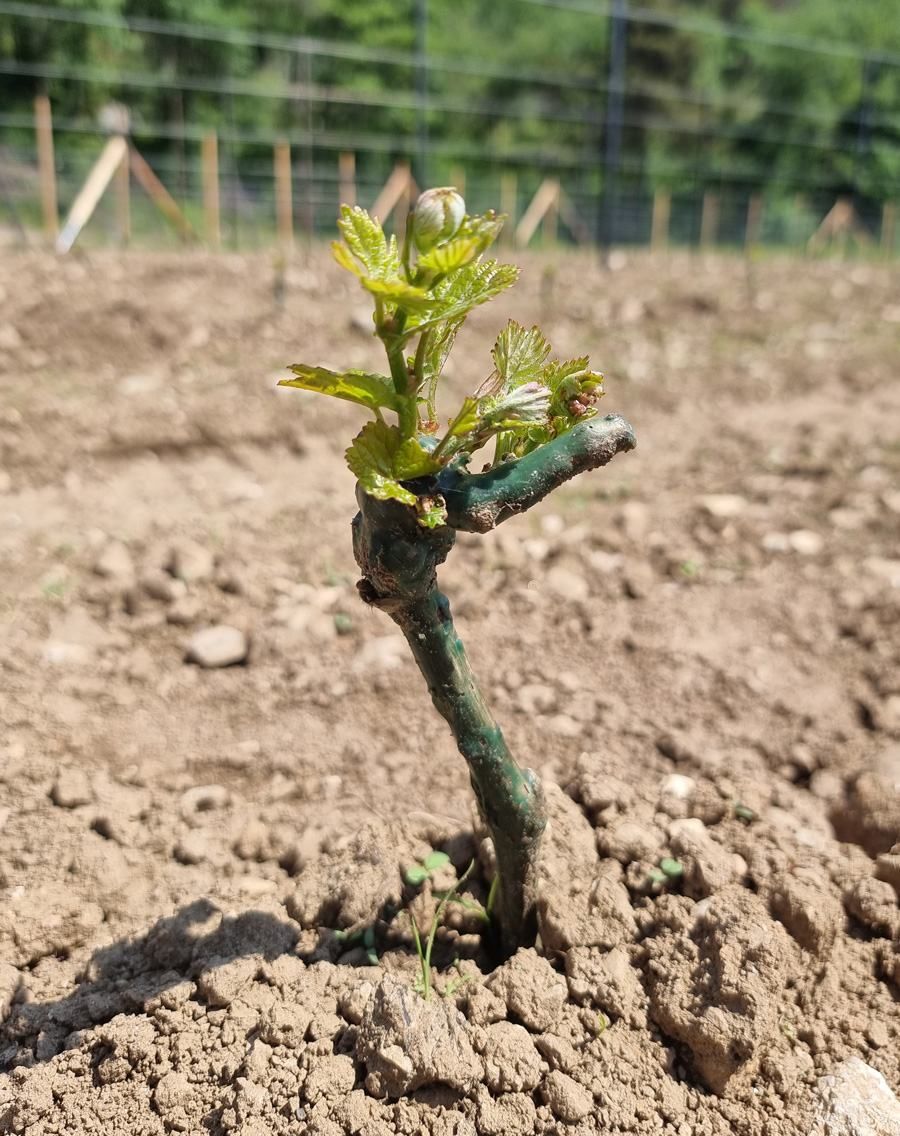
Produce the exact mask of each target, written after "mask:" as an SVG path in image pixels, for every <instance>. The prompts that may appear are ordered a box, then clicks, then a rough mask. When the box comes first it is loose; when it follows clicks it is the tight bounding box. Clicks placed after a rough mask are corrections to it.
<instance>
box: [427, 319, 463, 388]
mask: <svg viewBox="0 0 900 1136" xmlns="http://www.w3.org/2000/svg"><path fill="white" fill-rule="evenodd" d="M465 319H466V317H465V316H457V318H456V319H452V320H442V321H441V322H440V323H439V324H438V325H437V326H436V327H434V328H432V331H431V334H430V335H429V337H428V347H427V349H426V352H425V371H426V373H427V374H429V375H434V376H437V375H440V373H441V371H443V369H444V364H445V363H446V362H447V357H448V356H449V354H450V350H451V348H452V347H453V342H454V340H455V339H456V333H457V332H458V331H459V329H460V328H461V327H462V325H463V324H464V323H465Z"/></svg>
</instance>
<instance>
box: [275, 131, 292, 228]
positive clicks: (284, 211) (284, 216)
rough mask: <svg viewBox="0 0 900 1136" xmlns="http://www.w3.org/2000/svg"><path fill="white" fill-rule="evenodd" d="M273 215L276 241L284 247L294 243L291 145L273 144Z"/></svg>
mask: <svg viewBox="0 0 900 1136" xmlns="http://www.w3.org/2000/svg"><path fill="white" fill-rule="evenodd" d="M275 216H276V220H277V223H278V241H279V243H280V244H281V245H282V246H283V247H284V248H289V247H290V246H291V245H292V244H293V243H294V194H293V185H292V177H291V147H290V144H289V143H287V142H277V143H276V144H275Z"/></svg>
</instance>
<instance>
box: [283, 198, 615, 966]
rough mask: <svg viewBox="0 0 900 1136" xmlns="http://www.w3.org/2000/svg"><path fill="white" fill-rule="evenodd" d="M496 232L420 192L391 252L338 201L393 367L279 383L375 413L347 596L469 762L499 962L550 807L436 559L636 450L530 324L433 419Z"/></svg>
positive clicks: (524, 915)
mask: <svg viewBox="0 0 900 1136" xmlns="http://www.w3.org/2000/svg"><path fill="white" fill-rule="evenodd" d="M502 222H503V219H502V218H501V217H498V216H497V215H496V214H494V213H493V212H488V213H485V214H483V215H480V216H469V215H467V214H466V211H465V203H464V201H463V199H462V197H461V196H460V195H459V194H458V193H457V192H456V190H454V189H452V188H441V189H430V190H428V191H427V192H425V193H423V194H422V195H421V197H420V198H419V199H418V201H417V203H416V206H415V209H414V210H413V211H412V212H411V213H410V215H409V218H408V222H407V227H406V233H405V236H404V239H403V241H402V244H399V243H398V241H397V239H396V237H391V238H390V239H388V237H386V236H385V234H384V232H383V230H382V228H381V225H380V224H379V222H378V221H377V220H376V219H374V218H372V217H370V216H369V215H368V213H366V211H365V210H363V209H360V208H350V207H349V206H344V207H343V208H342V209H341V216H340V219H339V221H338V228H339V229H340V233H341V238H342V239H341V240H340V241H335V242H334V244H333V246H332V247H333V250H334V255H335V258H336V259H337V261H338V263H339V264H340V265H341V266H342V267H343V268H345V269H346V270H347V271H348V272H351V273H353V275H354V276H356V277H357V278H358V279H359V282H360V284H361V285H362V287H363V288H364V289H365V290H366V292H367V293H368V294H369V296H370V297H371V300H372V303H373V307H374V315H373V334H374V335H376V336H377V337H378V339H379V340H380V341H381V343H382V345H383V346H384V349H385V353H386V355H387V363H388V367H387V370H388V374H379V373H375V372H371V371H361V370H348V371H331V370H328V369H327V368H325V367H319V366H314V365H310V364H306V363H301V364H298V365H296V366H294V367H292V368H291V370H292V371H293V375H294V377H293V378H290V379H284V380H282V385H284V386H294V387H300V388H302V389H304V390H312V391H318V392H320V393H322V394H330V395H332V396H334V397H335V398H341V399H345V400H347V401H349V402H354V403H356V404H358V405H359V406H361V407H363V408H365V409H366V410H367V411H368V412H369V413H370V414H371V416H372V418H371V421H369V422H367V423H366V425H365V426H363V428H362V430H361V431H360V432H359V434H358V435H357V436H356V438H355V439H354V440H353V443H352V445H351V446H350V448H349V449H348V450H347V464H348V465H349V466H350V469H351V471H352V472H353V473H354V475H355V476H356V479H357V488H356V500H357V503H358V506H359V512H358V513H357V515H356V517H355V519H354V521H353V550H354V554H355V556H356V561H357V563H358V564H359V567H360V569H361V572H362V579H361V580H360V582H359V584H358V588H359V591H360V595H361V596H362V598H363V600H364V601H365V602H366V603H368V604H371V605H373V606H374V607H378V608H380V609H381V610H382V611H384V612H385V613H386V614H387V615H389V616H390V617H391V619H393V620H394V621H395V622H396V623H397V624H398V625H399V627H400V628H401V630H402V631H403V633H404V635H405V636H406V639H407V642H408V643H409V646H410V648H411V650H412V653H413V656H414V657H415V660H416V663H417V664H418V666H419V669H420V670H421V672H422V674H423V676H424V677H425V680H426V682H427V684H428V689H429V691H430V693H431V699H432V702H433V703H434V705H435V707H436V708H437V710H438V711H439V712H440V713H441V714H442V715H443V717H444V718H445V719H446V720H447V722H448V724H449V725H450V728H451V730H452V731H453V734H454V736H455V738H456V741H457V744H458V746H459V749H460V751H461V753H462V755H463V757H464V758H465V759H466V761H467V762H468V765H469V771H470V775H471V780H472V786H473V789H474V791H475V795H476V797H477V800H478V805H479V808H480V810H481V815H482V817H483V819H484V822H485V824H486V825H487V828H488V829H489V831H490V834H491V837H492V839H493V843H494V848H495V852H496V860H497V873H498V878H499V884H498V892H497V896H496V903H495V906H494V917H495V922H496V938H497V940H498V944H499V948H500V951H501V952H502V953H503V954H511V953H512V952H514V951H515V950H516V949H517V948H518V947H519V946H521V945H523V944H529V943H531V942H533V940H534V935H535V931H536V917H535V898H536V866H537V856H538V848H539V845H540V840H541V835H542V833H543V831H544V827H545V824H546V808H545V803H544V798H543V793H542V791H541V786H540V782H539V780H538V778H537V777H536V776H535V774H534V773H533V772H532V771H531V770H529V769H523V768H521V767H520V766H519V765H518V764H517V763H516V761H515V760H514V758H513V756H512V754H511V753H510V751H509V749H508V748H507V745H506V742H505V740H504V738H503V734H502V733H501V730H500V727H499V726H498V725H497V723H496V721H495V720H494V718H493V716H492V714H491V712H490V710H489V709H488V706H487V703H486V701H485V698H484V695H483V694H482V692H481V690H480V688H479V686H478V684H477V682H476V681H475V677H474V675H473V673H472V670H471V668H470V666H469V662H468V659H467V657H466V653H465V650H464V648H463V645H462V643H461V642H460V640H459V638H458V636H457V634H456V631H455V629H454V626H453V620H452V617H451V615H450V605H449V602H448V600H447V598H446V596H444V595H443V594H442V593H441V592H440V591H439V590H438V587H437V567H438V565H439V564H441V563H442V562H443V561H444V560H445V559H446V558H447V555H448V554H449V552H450V550H451V548H452V547H453V543H454V541H455V539H456V534H457V532H477V533H485V532H488V531H489V530H491V529H493V528H495V527H496V526H497V525H498V524H500V523H501V522H503V521H505V520H506V519H507V518H509V517H511V516H514V515H515V514H516V513H521V512H524V511H525V510H526V509H529V508H531V506H532V505H535V504H537V502H538V501H540V500H541V499H542V498H543V497H545V496H546V495H547V494H548V493H550V492H551V491H552V490H553V489H556V488H558V487H559V486H560V485H562V484H564V483H565V482H566V481H568V480H569V479H570V478H572V477H574V476H575V475H576V474H578V473H583V472H584V471H586V470H590V469H595V468H597V467H598V466H602V465H605V464H606V463H607V462H609V461H610V460H611V459H612V458H613V457H614V456H615V455H616V454H617V453H619V452H621V451H625V450H630V449H632V448H633V447H634V444H635V441H634V433H633V431H632V429H631V427H630V426H629V425H628V423H627V422H625V421H624V419H622V418H620V417H618V416H617V415H609V416H607V417H600V416H599V415H598V413H597V402H598V400H599V398H600V397H601V395H602V394H603V385H602V383H603V377H602V375H600V374H598V373H597V372H596V371H592V370H591V368H590V366H589V365H588V360H587V358H586V357H581V358H576V359H566V360H559V359H554V358H553V357H552V356H551V349H550V344H549V343H548V342H547V340H546V339H545V338H544V336H543V334H542V333H541V331H540V329H539V328H537V327H531V328H526V327H523V326H521V325H520V324H518V323H516V322H515V321H512V320H511V321H510V322H509V323H508V324H507V325H506V327H505V328H504V329H503V330H502V331H501V332H500V334H499V336H498V337H497V340H496V342H495V344H494V347H493V350H492V351H491V357H492V365H491V366H489V367H486V368H485V370H486V372H487V373H486V375H485V376H484V377H483V378H482V379H481V380H480V381H477V380H476V382H475V383H473V387H474V390H473V393H472V394H471V395H469V396H468V397H467V398H464V399H463V402H462V405H461V406H460V407H459V408H458V410H457V411H456V413H455V414H453V415H452V417H451V418H450V419H449V421H448V422H447V423H446V424H445V425H444V426H442V425H441V424H440V421H439V416H438V409H437V399H438V391H439V388H440V384H441V376H442V373H443V370H444V365H445V363H446V361H447V357H448V356H449V354H450V351H451V349H452V348H453V344H454V340H455V339H456V336H457V334H458V333H459V331H460V328H461V327H462V326H463V324H464V322H465V320H466V317H467V316H468V315H469V313H470V312H471V311H472V310H473V309H474V308H476V307H478V306H479V305H481V304H484V303H485V302H486V301H488V300H491V299H493V298H494V297H495V296H498V295H499V294H500V293H501V292H503V291H505V290H506V289H507V288H509V287H511V286H512V285H513V284H514V283H515V282H516V279H517V277H518V274H519V272H518V269H517V268H516V267H514V266H513V265H511V264H500V263H498V262H497V261H496V260H494V259H492V258H489V257H487V256H486V253H487V250H488V249H489V248H490V246H491V245H492V244H493V242H494V241H495V240H496V238H497V235H498V233H499V232H500V228H501V225H502ZM489 442H492V443H493V446H494V450H493V456H492V458H491V460H490V461H489V462H488V464H487V466H486V467H485V468H484V469H483V470H482V471H481V472H478V473H472V472H470V471H469V468H468V467H469V463H470V461H471V459H472V457H473V456H474V454H475V453H476V451H478V450H481V449H482V447H484V446H485V445H486V444H487V443H489Z"/></svg>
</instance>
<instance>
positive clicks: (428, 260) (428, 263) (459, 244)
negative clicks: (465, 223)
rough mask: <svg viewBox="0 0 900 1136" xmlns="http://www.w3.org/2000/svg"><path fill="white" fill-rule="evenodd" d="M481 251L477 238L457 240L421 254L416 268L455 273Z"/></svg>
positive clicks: (436, 246)
mask: <svg viewBox="0 0 900 1136" xmlns="http://www.w3.org/2000/svg"><path fill="white" fill-rule="evenodd" d="M481 251H482V250H481V242H480V241H479V240H478V238H477V237H462V238H457V239H456V240H452V241H448V242H447V244H445V245H435V246H434V248H432V249H429V250H428V252H423V253H421V254H420V255H419V259H418V260H417V261H416V266H417V267H418V268H420V269H422V268H424V269H425V270H426V271H428V272H432V273H441V274H443V273H445V272H455V271H456V270H457V269H459V268H464V267H465V266H466V265H467V264H470V263H471V262H472V261H473V260H474V259H475V257H476V256H478V254H479V253H480V252H481Z"/></svg>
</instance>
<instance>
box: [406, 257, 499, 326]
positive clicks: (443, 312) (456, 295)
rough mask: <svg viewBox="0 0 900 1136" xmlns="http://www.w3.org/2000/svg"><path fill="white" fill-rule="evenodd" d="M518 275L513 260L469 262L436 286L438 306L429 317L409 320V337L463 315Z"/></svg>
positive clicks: (434, 293)
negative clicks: (504, 261) (503, 261)
mask: <svg viewBox="0 0 900 1136" xmlns="http://www.w3.org/2000/svg"><path fill="white" fill-rule="evenodd" d="M518 278H519V270H518V268H516V266H515V265H513V264H498V263H497V261H496V260H484V261H475V262H473V263H472V264H467V265H466V266H465V267H464V268H461V269H460V270H459V271H458V272H454V273H451V275H449V276H447V277H446V278H445V279H444V280H442V281H441V282H440V283H439V284H437V285H436V286H435V288H434V291H433V295H434V297H435V301H436V304H435V307H434V308H433V310H432V311H431V312H430V313H429V315H428V316H427V317H425V318H422V319H420V320H419V321H418V322H416V321H415V320H411V321H410V322H409V324H408V325H407V331H406V338H409V337H410V336H412V335H416V334H417V333H418V332H420V331H426V330H428V329H429V328H432V327H436V326H437V325H438V324H439V323H443V322H444V321H447V320H456V319H461V318H462V319H464V318H465V317H466V316H467V315H468V314H469V312H470V311H472V309H473V308H476V307H478V305H479V304H485V303H487V301H488V300H492V299H493V298H494V296H499V294H500V293H501V292H503V291H505V289H507V288H510V287H512V285H513V284H515V282H516V280H518Z"/></svg>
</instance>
